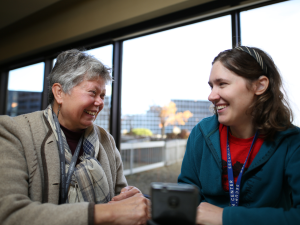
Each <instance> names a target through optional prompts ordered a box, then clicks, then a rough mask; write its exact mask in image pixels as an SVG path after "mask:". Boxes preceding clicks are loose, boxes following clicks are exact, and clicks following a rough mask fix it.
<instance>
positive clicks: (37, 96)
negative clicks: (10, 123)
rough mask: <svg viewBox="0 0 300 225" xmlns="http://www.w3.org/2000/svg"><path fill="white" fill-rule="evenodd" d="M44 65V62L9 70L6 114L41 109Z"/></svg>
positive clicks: (19, 113) (13, 114) (18, 113)
mask: <svg viewBox="0 0 300 225" xmlns="http://www.w3.org/2000/svg"><path fill="white" fill-rule="evenodd" d="M44 66H45V65H44V63H37V64H34V65H30V66H26V67H22V68H19V69H15V70H11V71H9V76H8V97H7V107H6V114H7V115H10V116H17V115H21V114H24V113H30V112H34V111H37V110H41V101H42V100H41V99H42V92H43V82H44Z"/></svg>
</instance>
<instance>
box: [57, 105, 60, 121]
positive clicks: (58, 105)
mask: <svg viewBox="0 0 300 225" xmlns="http://www.w3.org/2000/svg"><path fill="white" fill-rule="evenodd" d="M59 110H60V105H58V110H57V118H58V114H59Z"/></svg>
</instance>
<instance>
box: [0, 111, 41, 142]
mask: <svg viewBox="0 0 300 225" xmlns="http://www.w3.org/2000/svg"><path fill="white" fill-rule="evenodd" d="M0 127H1V128H0V129H1V132H7V133H11V134H12V135H14V136H16V137H18V138H19V139H31V138H32V135H34V136H35V134H36V135H37V136H40V135H43V134H44V133H45V122H44V120H43V111H37V112H33V113H29V114H23V115H19V116H16V117H10V116H0Z"/></svg>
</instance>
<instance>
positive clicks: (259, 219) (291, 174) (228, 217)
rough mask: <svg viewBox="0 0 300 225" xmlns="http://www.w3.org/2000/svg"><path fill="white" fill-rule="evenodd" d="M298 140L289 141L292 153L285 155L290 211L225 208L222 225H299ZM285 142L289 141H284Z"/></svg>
mask: <svg viewBox="0 0 300 225" xmlns="http://www.w3.org/2000/svg"><path fill="white" fill-rule="evenodd" d="M298 140H299V138H294V140H291V142H290V146H296V148H295V147H294V149H293V151H290V152H288V153H287V157H286V166H285V176H286V179H287V181H288V184H289V186H290V187H291V190H292V197H293V206H292V208H291V209H290V210H288V211H284V209H282V208H246V207H241V206H239V207H226V208H224V211H223V225H229V224H245V225H248V224H249V225H250V224H251V225H252V224H256V225H264V224H272V225H291V224H295V225H296V224H300V170H299V168H300V146H299V145H300V143H297V142H299V141H298ZM286 141H290V140H289V139H286Z"/></svg>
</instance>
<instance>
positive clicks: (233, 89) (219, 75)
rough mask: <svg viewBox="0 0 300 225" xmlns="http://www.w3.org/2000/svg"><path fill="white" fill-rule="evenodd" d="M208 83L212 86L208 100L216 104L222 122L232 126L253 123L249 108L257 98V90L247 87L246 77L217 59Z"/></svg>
mask: <svg viewBox="0 0 300 225" xmlns="http://www.w3.org/2000/svg"><path fill="white" fill-rule="evenodd" d="M208 83H209V85H210V86H211V93H210V95H209V96H208V100H209V101H211V102H212V103H213V104H214V105H215V107H216V109H217V113H218V119H219V122H220V123H222V124H224V125H226V126H230V127H235V126H238V127H241V126H247V125H249V124H252V117H251V116H250V115H249V113H248V114H247V110H248V109H249V106H250V105H251V104H252V103H253V101H254V100H255V92H254V88H247V86H246V85H247V80H246V79H245V78H243V77H241V76H238V75H236V74H235V73H233V72H232V71H230V70H228V69H227V68H226V67H224V66H223V65H222V63H221V62H220V61H217V62H215V63H214V64H213V67H212V69H211V73H210V77H209V82H208Z"/></svg>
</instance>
